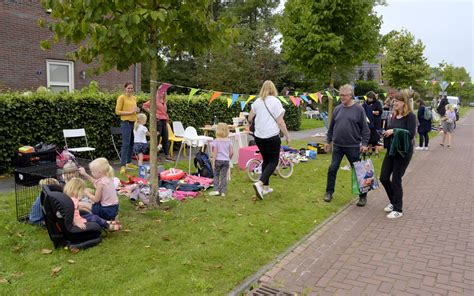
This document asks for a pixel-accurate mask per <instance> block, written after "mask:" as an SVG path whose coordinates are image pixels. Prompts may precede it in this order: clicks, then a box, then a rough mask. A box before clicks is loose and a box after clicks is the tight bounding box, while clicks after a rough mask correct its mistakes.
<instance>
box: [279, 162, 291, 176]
mask: <svg viewBox="0 0 474 296" xmlns="http://www.w3.org/2000/svg"><path fill="white" fill-rule="evenodd" d="M277 171H278V175H280V177H282V178H283V179H288V178H289V177H290V176H291V175H292V174H293V163H292V162H291V160H289V159H287V158H280V161H279V162H278V166H277Z"/></svg>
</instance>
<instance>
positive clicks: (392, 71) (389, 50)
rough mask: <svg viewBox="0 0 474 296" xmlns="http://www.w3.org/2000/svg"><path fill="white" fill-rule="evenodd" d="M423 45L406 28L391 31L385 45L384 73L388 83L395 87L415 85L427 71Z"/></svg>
mask: <svg viewBox="0 0 474 296" xmlns="http://www.w3.org/2000/svg"><path fill="white" fill-rule="evenodd" d="M424 49H425V46H424V45H423V43H422V42H421V40H419V39H418V40H417V41H415V37H414V36H413V34H411V33H410V32H408V31H407V30H402V31H400V32H396V33H392V36H391V38H390V39H389V40H388V41H387V44H386V47H385V59H384V74H385V79H386V80H387V81H388V84H389V85H391V86H396V87H409V86H413V85H416V84H417V83H416V80H417V79H422V78H423V77H424V76H425V75H427V74H428V72H429V66H428V64H427V62H426V58H425V57H424V56H423V50H424Z"/></svg>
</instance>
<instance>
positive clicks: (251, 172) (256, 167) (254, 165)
mask: <svg viewBox="0 0 474 296" xmlns="http://www.w3.org/2000/svg"><path fill="white" fill-rule="evenodd" d="M261 174H262V161H260V160H258V159H256V158H254V159H251V160H249V161H248V162H247V176H248V177H249V179H250V180H251V181H253V182H257V181H258V180H259V179H260V175H261Z"/></svg>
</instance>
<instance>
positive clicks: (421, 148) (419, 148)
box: [415, 146, 424, 150]
mask: <svg viewBox="0 0 474 296" xmlns="http://www.w3.org/2000/svg"><path fill="white" fill-rule="evenodd" d="M423 149H424V148H423V147H420V146H418V147H416V148H415V150H423Z"/></svg>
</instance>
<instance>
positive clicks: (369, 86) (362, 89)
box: [354, 80, 384, 96]
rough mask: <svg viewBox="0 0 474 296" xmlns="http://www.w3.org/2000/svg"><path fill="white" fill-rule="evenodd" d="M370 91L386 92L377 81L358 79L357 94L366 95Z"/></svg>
mask: <svg viewBox="0 0 474 296" xmlns="http://www.w3.org/2000/svg"><path fill="white" fill-rule="evenodd" d="M369 91H373V92H375V93H377V94H381V93H383V92H384V90H383V89H381V88H380V87H379V84H378V83H377V82H375V81H364V80H357V81H356V82H355V87H354V95H355V96H365V95H366V94H367V93H368V92H369Z"/></svg>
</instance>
